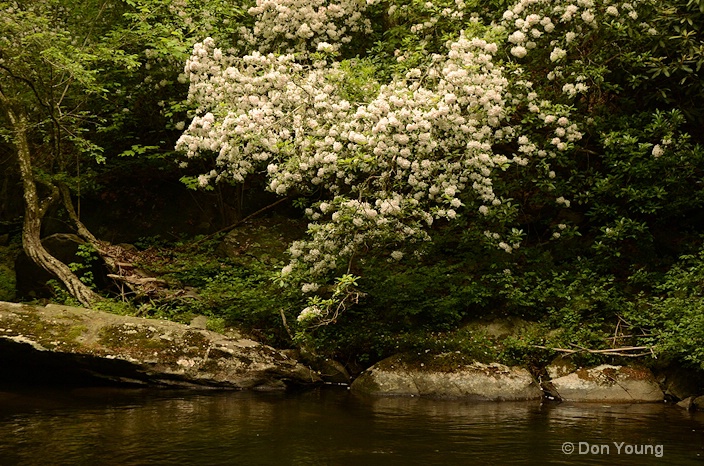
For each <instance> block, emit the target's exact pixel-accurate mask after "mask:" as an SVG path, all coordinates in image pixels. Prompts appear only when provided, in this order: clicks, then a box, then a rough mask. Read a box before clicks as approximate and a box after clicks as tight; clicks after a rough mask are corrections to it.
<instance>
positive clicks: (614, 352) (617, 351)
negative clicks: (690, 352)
mask: <svg viewBox="0 0 704 466" xmlns="http://www.w3.org/2000/svg"><path fill="white" fill-rule="evenodd" d="M573 346H576V347H577V348H579V349H568V348H550V347H548V346H540V345H533V347H534V348H539V349H545V350H550V351H557V352H559V353H567V354H577V353H591V354H607V355H609V356H625V357H627V358H638V357H641V356H648V355H652V356H654V355H655V353H654V352H653V348H652V347H651V346H624V347H621V348H609V349H600V350H594V349H589V348H584V347H581V346H578V345H573ZM643 350H647V351H648V352H647V353H637V354H633V353H624V352H623V351H643Z"/></svg>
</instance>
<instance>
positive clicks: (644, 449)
mask: <svg viewBox="0 0 704 466" xmlns="http://www.w3.org/2000/svg"><path fill="white" fill-rule="evenodd" d="M562 453H564V454H565V455H573V454H576V455H629V456H654V457H656V458H662V457H663V455H664V454H665V448H664V447H663V446H662V445H636V444H632V443H626V442H611V443H589V442H565V443H563V444H562Z"/></svg>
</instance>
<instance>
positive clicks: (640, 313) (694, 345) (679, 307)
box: [626, 249, 704, 369]
mask: <svg viewBox="0 0 704 466" xmlns="http://www.w3.org/2000/svg"><path fill="white" fill-rule="evenodd" d="M647 278H648V280H649V282H650V283H649V284H650V286H651V287H652V289H653V291H654V293H653V294H654V296H652V295H648V294H641V295H640V296H639V297H638V299H637V300H634V303H633V304H632V305H631V306H629V308H628V312H627V313H626V319H627V320H628V321H629V322H630V324H631V325H632V326H634V327H640V328H641V329H642V330H643V332H642V333H643V335H644V336H642V337H641V338H640V342H641V343H643V344H647V345H653V346H654V347H655V349H656V351H657V353H658V354H660V355H663V356H665V357H669V358H676V359H679V360H681V361H686V362H687V363H689V364H692V365H694V366H696V367H699V368H701V369H704V346H703V345H702V342H704V300H703V299H702V298H704V286H703V284H704V249H701V250H699V251H698V252H697V253H696V254H692V255H685V256H682V257H681V258H680V260H679V262H678V263H677V264H675V265H674V266H673V267H672V268H671V269H670V270H668V271H667V273H665V274H664V276H663V277H662V278H661V279H660V280H657V278H658V277H657V276H655V275H652V274H651V275H650V276H648V277H647ZM641 280H642V277H641Z"/></svg>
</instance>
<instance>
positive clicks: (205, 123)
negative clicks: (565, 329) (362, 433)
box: [177, 36, 581, 291]
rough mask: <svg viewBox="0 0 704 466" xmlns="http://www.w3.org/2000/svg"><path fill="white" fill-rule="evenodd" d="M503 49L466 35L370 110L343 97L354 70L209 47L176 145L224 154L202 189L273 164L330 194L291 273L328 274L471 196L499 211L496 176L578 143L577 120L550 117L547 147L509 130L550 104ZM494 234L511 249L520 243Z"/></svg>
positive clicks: (414, 233)
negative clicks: (512, 147) (516, 73)
mask: <svg viewBox="0 0 704 466" xmlns="http://www.w3.org/2000/svg"><path fill="white" fill-rule="evenodd" d="M497 50H498V47H497V45H496V44H494V43H489V42H486V41H484V40H481V39H478V38H468V37H465V36H462V37H460V38H459V39H458V40H456V41H454V42H451V43H449V44H448V50H447V53H446V54H445V55H436V56H434V57H432V63H431V65H430V66H429V67H427V68H425V69H423V70H421V69H410V70H409V71H408V72H407V73H406V74H405V76H400V77H398V78H397V79H395V80H392V81H391V82H389V83H388V84H384V85H371V86H370V92H369V94H370V95H369V100H368V102H367V103H357V104H355V103H352V102H350V101H348V100H346V99H345V98H343V95H344V91H345V88H344V77H345V73H349V71H346V70H345V68H344V67H343V66H342V65H341V64H340V63H326V62H325V63H318V64H315V65H313V66H308V65H304V64H302V63H300V62H299V61H297V58H296V57H295V56H294V55H292V54H288V55H275V54H268V55H263V54H261V53H258V52H254V53H252V54H250V55H246V56H244V57H240V58H238V57H232V56H227V55H225V54H223V53H222V51H221V50H220V49H218V48H217V47H216V44H215V42H214V41H213V40H212V39H207V40H205V41H204V42H203V43H202V44H197V45H196V47H195V48H194V53H193V56H192V57H191V59H190V60H189V61H188V63H187V65H186V72H187V73H188V74H189V76H190V81H191V92H190V95H191V98H192V99H193V100H194V101H195V102H196V103H197V104H198V105H199V108H198V114H199V115H198V116H196V117H195V118H194V119H193V121H192V123H191V125H190V127H189V128H188V130H187V131H186V132H185V133H184V134H183V135H182V137H181V138H180V139H179V142H178V146H177V148H178V149H180V150H183V151H184V152H186V154H187V155H188V156H189V157H197V156H201V155H203V154H206V153H214V154H217V155H216V163H217V169H215V170H213V171H212V172H211V173H209V174H204V175H202V176H201V177H200V181H201V183H202V184H204V185H205V184H207V183H208V182H210V181H211V180H212V179H219V178H221V177H227V178H231V179H233V180H235V181H239V182H241V181H243V180H244V178H245V177H246V176H247V175H249V174H251V173H253V172H255V171H257V170H263V169H264V167H266V171H267V174H268V177H269V189H270V190H271V191H273V192H276V193H278V194H282V195H283V194H287V193H289V192H291V191H302V190H303V191H305V190H306V189H308V190H312V189H316V188H324V189H325V190H327V191H329V192H330V193H331V194H332V196H331V198H330V199H328V200H326V201H324V202H319V203H318V204H316V205H314V206H312V207H311V208H309V209H308V210H307V214H308V216H309V218H310V219H311V222H312V223H311V224H310V225H309V234H310V238H309V239H308V240H306V241H300V242H297V243H295V244H293V245H292V247H291V249H290V252H291V256H292V262H291V264H290V265H289V266H288V267H286V268H285V269H284V270H283V275H288V274H289V273H290V272H291V271H293V270H294V269H299V270H304V271H305V272H306V274H307V275H308V276H309V277H311V278H313V279H317V278H320V277H323V276H325V275H326V274H328V273H330V272H332V271H334V270H336V269H339V268H340V267H341V265H344V262H345V261H346V260H349V258H351V257H354V256H355V255H357V254H360V253H362V252H363V251H365V250H366V249H367V248H371V247H380V246H391V247H394V246H395V247H399V248H400V247H401V246H402V245H404V244H408V243H420V242H423V241H427V240H428V239H429V236H428V233H427V230H428V227H430V225H432V224H433V222H434V221H435V220H437V219H447V220H452V219H454V218H455V217H456V216H457V215H458V211H459V209H460V208H461V207H462V206H463V204H464V201H465V200H467V199H474V200H476V201H477V203H478V209H479V212H480V213H481V214H483V215H488V214H489V213H490V211H491V209H492V208H493V207H495V206H498V205H501V203H502V201H501V199H499V197H498V196H497V195H496V194H495V193H494V189H493V180H492V175H493V174H494V172H495V171H496V170H497V169H498V170H505V169H507V168H508V167H509V166H511V165H514V164H515V165H520V166H522V165H526V164H527V163H528V161H529V159H530V158H531V157H548V156H550V155H554V154H555V151H559V150H566V149H568V146H567V145H566V144H565V143H563V142H562V139H560V136H562V137H563V138H565V141H569V140H574V139H577V138H579V137H581V134H580V133H579V132H578V131H577V130H576V127H575V126H574V125H573V124H570V123H569V120H568V119H567V118H566V117H564V116H560V117H557V116H555V115H549V114H546V115H544V117H543V119H544V124H545V125H546V126H552V127H554V132H555V134H556V135H560V136H555V138H553V139H552V140H551V141H550V146H549V147H548V149H547V150H546V149H542V148H540V147H539V146H538V144H537V143H536V142H535V141H533V140H532V139H531V137H529V136H528V135H519V134H518V132H517V130H516V128H514V127H513V126H511V125H509V124H508V121H509V118H510V116H511V115H510V106H511V105H515V104H516V103H517V102H519V101H520V102H523V101H525V102H527V105H528V106H529V107H530V108H533V107H535V109H536V110H535V111H537V112H541V109H543V108H545V103H544V102H540V101H538V98H537V95H536V94H535V93H534V92H530V83H523V82H522V83H521V84H520V85H515V84H514V85H513V87H512V89H514V91H511V90H509V82H508V80H507V78H506V76H505V70H504V69H503V68H502V67H501V66H497V65H496V64H495V63H494V60H493V55H494V54H495V53H496V52H497ZM521 88H523V89H522V90H521ZM524 91H525V92H524ZM502 141H513V142H514V143H516V145H517V147H518V151H517V153H516V154H514V155H513V156H507V155H504V154H499V153H495V152H494V151H493V146H494V145H495V144H496V143H498V142H502ZM472 193H473V194H472ZM491 239H496V243H497V245H498V247H501V248H502V249H505V250H506V251H507V252H511V250H513V249H514V248H515V247H518V244H516V243H512V244H511V245H508V244H507V243H505V242H502V241H500V238H495V236H494V235H492V236H491ZM402 256H403V253H402V251H400V250H395V251H393V252H392V253H391V255H390V257H391V259H392V260H399V259H400V258H401V257H402ZM303 288H304V290H305V291H315V289H316V288H317V286H316V285H315V284H314V283H307V284H306V285H304V287H303Z"/></svg>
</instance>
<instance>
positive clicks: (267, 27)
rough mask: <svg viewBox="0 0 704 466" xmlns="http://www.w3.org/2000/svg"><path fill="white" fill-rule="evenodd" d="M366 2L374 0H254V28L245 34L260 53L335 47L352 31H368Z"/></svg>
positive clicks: (350, 36) (319, 49)
mask: <svg viewBox="0 0 704 466" xmlns="http://www.w3.org/2000/svg"><path fill="white" fill-rule="evenodd" d="M367 3H374V0H372V1H371V2H363V1H359V0H338V1H329V0H257V3H256V6H253V7H251V8H250V9H249V11H248V13H249V14H250V15H251V16H253V17H254V18H255V24H254V28H253V30H252V31H251V32H250V33H248V34H246V35H248V36H249V37H250V42H252V44H253V45H255V47H257V48H258V50H259V51H260V52H262V53H266V52H269V51H279V52H283V53H292V52H307V51H311V50H318V51H323V52H333V51H337V50H339V48H340V46H341V45H343V44H347V43H349V42H350V41H351V40H352V37H353V36H352V35H353V34H355V33H368V32H370V31H371V23H370V21H369V19H368V18H366V17H365V16H364V11H365V9H366V7H367Z"/></svg>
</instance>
